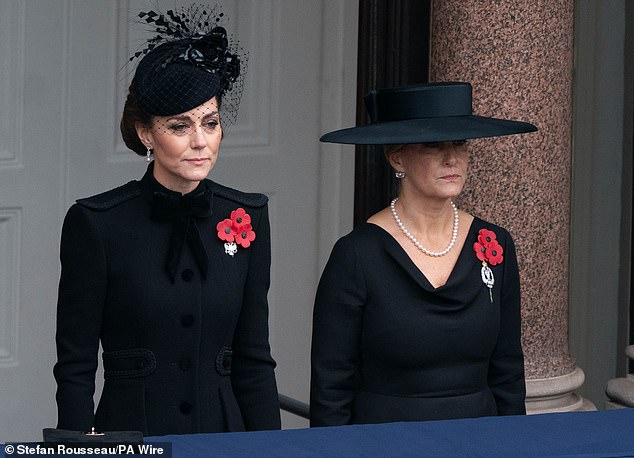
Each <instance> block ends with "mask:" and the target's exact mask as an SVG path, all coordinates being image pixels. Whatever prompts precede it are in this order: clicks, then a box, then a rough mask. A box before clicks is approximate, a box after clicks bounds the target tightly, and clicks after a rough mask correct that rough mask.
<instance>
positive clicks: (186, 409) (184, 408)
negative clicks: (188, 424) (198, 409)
mask: <svg viewBox="0 0 634 458" xmlns="http://www.w3.org/2000/svg"><path fill="white" fill-rule="evenodd" d="M179 408H180V411H181V412H182V413H184V414H185V415H187V414H189V413H191V411H192V405H191V404H190V403H189V402H181V405H180V406H179Z"/></svg>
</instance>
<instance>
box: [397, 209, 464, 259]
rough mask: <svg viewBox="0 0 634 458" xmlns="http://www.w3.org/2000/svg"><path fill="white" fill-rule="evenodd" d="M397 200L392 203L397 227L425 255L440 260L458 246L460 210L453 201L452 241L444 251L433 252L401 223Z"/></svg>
mask: <svg viewBox="0 0 634 458" xmlns="http://www.w3.org/2000/svg"><path fill="white" fill-rule="evenodd" d="M397 200H398V197H397V198H396V199H394V200H393V201H392V202H391V203H390V209H391V210H392V215H394V220H395V221H396V225H397V226H398V227H399V228H400V229H401V231H403V234H405V235H406V236H407V238H408V239H410V240H411V241H412V243H413V244H414V245H416V248H418V249H419V250H420V251H422V252H423V253H425V254H426V255H427V256H432V257H434V258H439V257H440V256H444V255H446V254H447V253H449V250H451V249H452V248H453V246H454V245H455V244H456V239H457V238H458V208H456V204H454V203H453V202H452V201H449V203H450V204H451V207H452V208H453V231H452V234H451V241H450V242H449V245H447V248H445V249H444V250H442V251H431V250H428V249H427V248H425V247H424V246H423V245H422V244H421V243H420V242H419V241H418V240H416V237H414V236H413V235H412V233H411V232H410V231H408V230H407V229H405V226H403V223H402V222H401V218H399V217H398V213H396V205H395V204H396V201H397Z"/></svg>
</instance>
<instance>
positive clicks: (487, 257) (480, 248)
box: [473, 229, 504, 302]
mask: <svg viewBox="0 0 634 458" xmlns="http://www.w3.org/2000/svg"><path fill="white" fill-rule="evenodd" d="M473 250H474V251H475V253H476V257H477V258H478V259H479V260H480V261H482V269H481V270H480V274H481V276H482V283H484V284H485V285H486V286H487V287H488V288H489V298H490V299H491V302H493V292H492V291H493V285H494V284H495V278H494V277H493V271H492V270H491V268H490V267H489V264H491V265H492V266H496V265H498V264H501V263H502V261H503V260H504V257H503V256H502V253H504V250H503V249H502V246H501V245H500V244H499V243H498V241H497V239H496V236H495V232H493V231H490V230H488V229H480V232H478V241H477V242H475V243H474V244H473Z"/></svg>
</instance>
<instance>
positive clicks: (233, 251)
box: [225, 242, 238, 256]
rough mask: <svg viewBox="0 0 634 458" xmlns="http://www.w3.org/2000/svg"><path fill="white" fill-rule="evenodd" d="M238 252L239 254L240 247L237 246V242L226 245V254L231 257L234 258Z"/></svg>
mask: <svg viewBox="0 0 634 458" xmlns="http://www.w3.org/2000/svg"><path fill="white" fill-rule="evenodd" d="M237 252H238V245H236V242H227V243H225V253H227V254H228V255H229V256H233V255H234V254H236V253H237Z"/></svg>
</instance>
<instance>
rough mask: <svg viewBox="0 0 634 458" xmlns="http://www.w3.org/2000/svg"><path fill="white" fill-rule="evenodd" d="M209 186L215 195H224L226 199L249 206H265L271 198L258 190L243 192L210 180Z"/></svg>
mask: <svg viewBox="0 0 634 458" xmlns="http://www.w3.org/2000/svg"><path fill="white" fill-rule="evenodd" d="M208 184H209V187H210V188H211V190H212V191H213V193H214V196H220V197H224V198H225V199H229V200H232V201H234V202H236V203H238V204H240V205H245V206H248V207H256V208H257V207H264V206H265V205H266V203H267V202H268V201H269V198H268V197H266V196H265V195H264V194H260V193H257V192H242V191H238V190H237V189H233V188H229V187H227V186H223V185H221V184H218V183H216V182H215V181H211V180H209V181H208Z"/></svg>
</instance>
